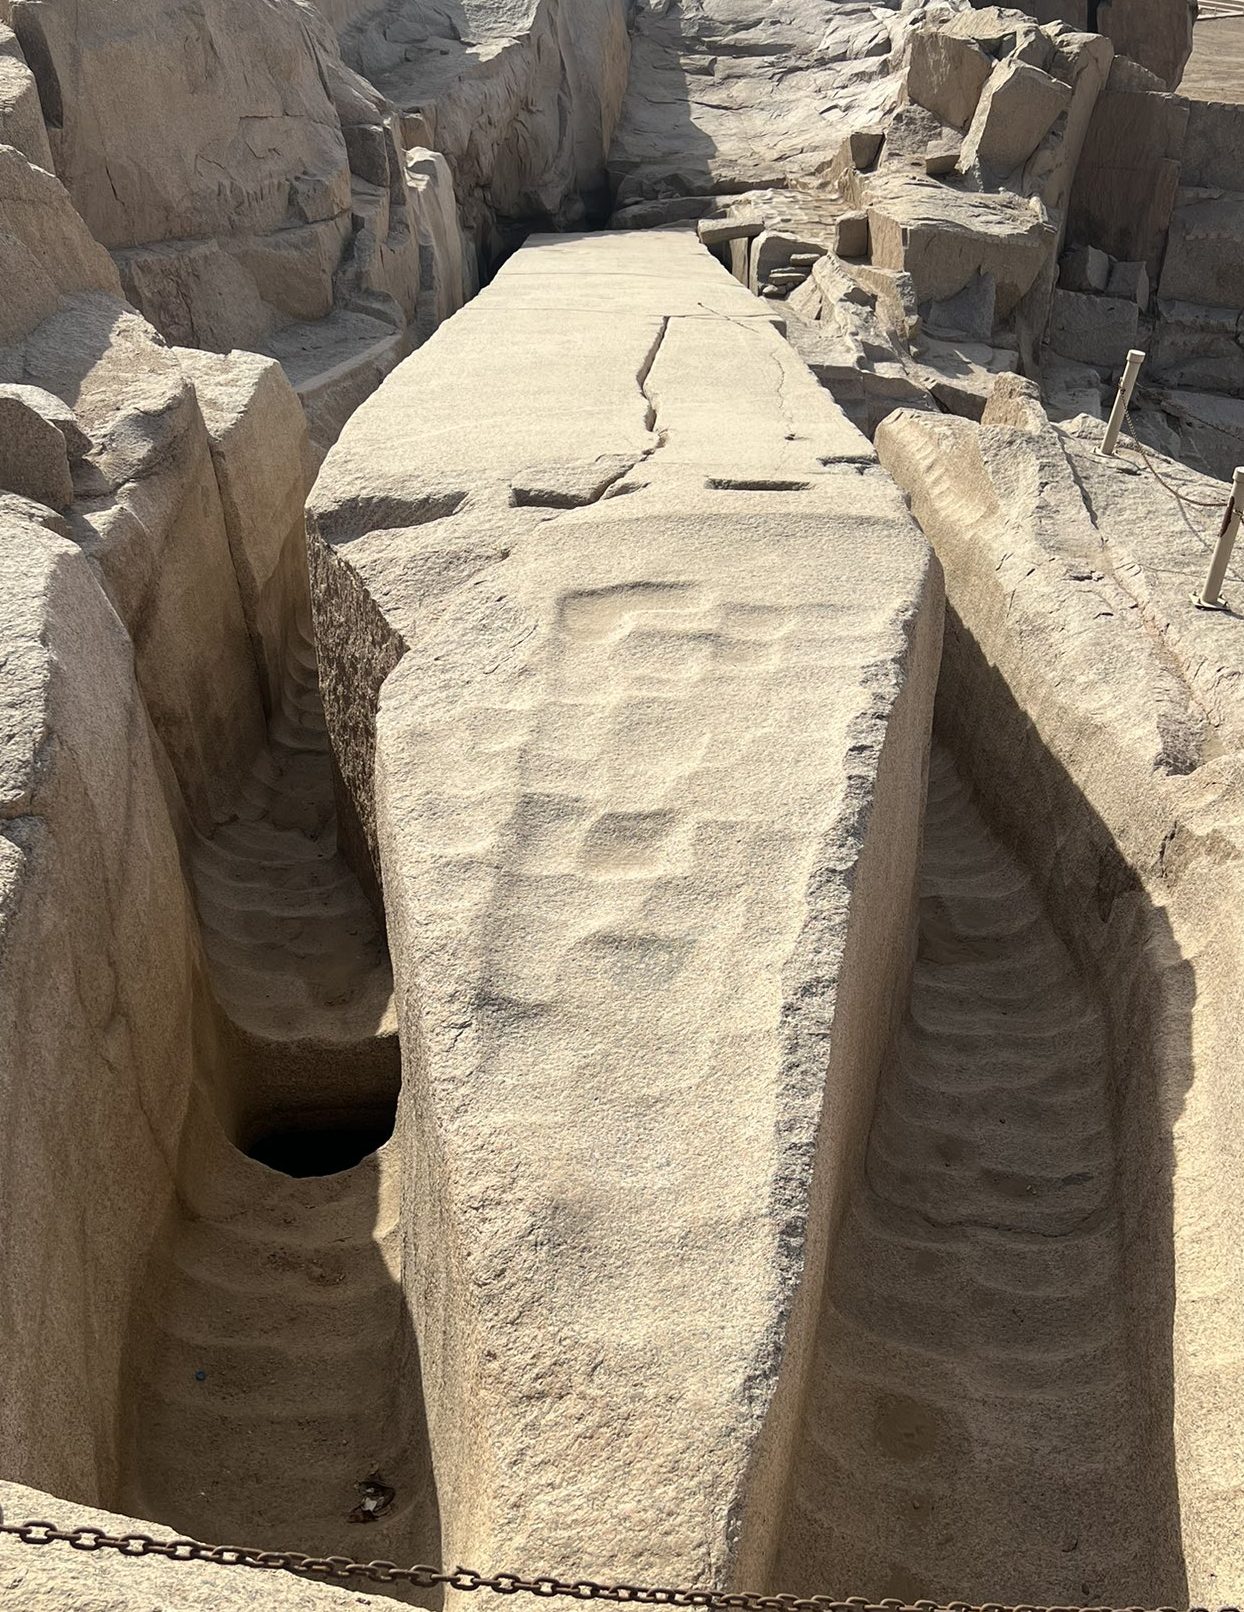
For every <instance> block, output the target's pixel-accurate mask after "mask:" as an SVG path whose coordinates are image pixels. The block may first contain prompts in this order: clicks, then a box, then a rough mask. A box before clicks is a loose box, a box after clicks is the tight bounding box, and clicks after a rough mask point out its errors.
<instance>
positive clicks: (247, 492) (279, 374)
mask: <svg viewBox="0 0 1244 1612" xmlns="http://www.w3.org/2000/svg"><path fill="white" fill-rule="evenodd" d="M177 360H178V363H179V364H180V366H181V369H182V370H183V372H184V373H185V374H186V375H188V376H189V378H190V380H191V381H192V382H193V384H194V393H195V398H196V399H197V401H198V405H199V409H200V411H201V412H202V415H203V422H204V424H205V426H206V427H207V436H208V441H209V444H210V447H211V455H212V465H213V468H214V470H215V474H216V485H217V487H218V488H219V490H220V500H221V507H222V509H223V512H224V518H225V531H226V532H227V534H228V538H229V552H230V555H231V556H232V560H233V571H234V575H235V577H236V578H237V584H238V593H239V595H240V598H241V604H242V613H243V615H244V617H245V619H246V628H247V632H248V634H249V636H250V641H251V647H252V650H253V652H254V657H255V664H256V667H257V669H258V674H259V680H260V688H261V691H262V694H263V700H264V708H265V711H266V712H267V714H268V717H269V719H271V717H272V716H273V714H274V713H275V712H276V711H277V710H278V709H279V704H280V694H281V690H282V686H283V684H284V682H285V679H286V675H287V668H288V665H289V657H290V649H291V644H292V642H293V641H294V640H295V639H296V638H297V637H298V635H299V634H300V632H303V631H305V629H306V627H307V626H308V625H309V620H310V616H309V612H310V601H309V598H308V594H307V560H306V549H305V545H304V541H303V504H304V502H305V499H306V493H307V488H308V486H309V484H310V480H311V475H310V470H311V448H310V443H309V441H308V439H307V426H306V420H305V418H304V416H303V412H302V408H301V406H300V404H299V402H298V399H297V397H296V396H295V395H294V390H293V388H292V387H291V386H290V384H289V381H288V380H287V379H286V378H285V374H284V372H283V371H282V369H281V366H280V365H279V364H278V363H277V362H276V361H275V360H274V359H270V358H260V357H258V356H257V355H255V354H253V353H229V354H228V355H227V356H222V355H220V354H218V353H201V352H192V351H187V350H185V349H180V350H179V351H178V352H177Z"/></svg>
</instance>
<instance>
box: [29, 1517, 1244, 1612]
mask: <svg viewBox="0 0 1244 1612" xmlns="http://www.w3.org/2000/svg"><path fill="white" fill-rule="evenodd" d="M0 1535H8V1536H9V1537H10V1538H12V1539H16V1540H19V1541H20V1542H21V1543H22V1544H23V1545H68V1546H69V1547H70V1548H71V1549H72V1550H80V1551H96V1550H114V1551H117V1552H119V1554H120V1555H122V1556H129V1557H138V1556H161V1557H164V1558H165V1560H167V1561H171V1562H211V1563H213V1564H215V1565H216V1566H218V1567H253V1568H259V1569H260V1570H267V1571H270V1572H279V1573H305V1574H308V1575H309V1576H310V1577H312V1578H323V1579H330V1578H332V1579H346V1580H350V1581H354V1582H355V1583H371V1584H412V1585H414V1586H415V1587H416V1588H417V1589H424V1590H429V1589H435V1588H436V1587H438V1586H440V1585H444V1586H445V1587H446V1588H448V1589H453V1590H464V1591H470V1590H491V1591H493V1593H494V1594H496V1595H536V1596H540V1597H541V1598H542V1599H544V1600H550V1599H552V1598H553V1597H554V1596H567V1597H569V1598H570V1599H572V1600H576V1601H612V1602H616V1603H619V1604H622V1605H628V1604H634V1605H637V1606H676V1607H700V1608H706V1609H708V1612H1176V1609H1175V1608H1173V1607H1156V1608H1145V1607H1072V1606H1052V1607H1043V1606H1029V1605H1027V1604H1021V1605H1016V1606H1004V1605H1002V1604H1001V1603H997V1602H984V1603H982V1604H981V1605H979V1606H973V1605H969V1604H968V1603H967V1602H966V1601H948V1602H941V1601H898V1600H888V1601H870V1600H868V1599H866V1598H865V1597H864V1596H852V1597H849V1598H848V1599H846V1600H845V1601H837V1600H834V1599H833V1598H832V1597H831V1596H828V1595H812V1596H798V1595H755V1594H749V1593H746V1592H741V1591H735V1590H687V1589H658V1588H654V1587H652V1586H651V1585H644V1584H598V1583H597V1582H596V1581H595V1580H593V1579H561V1578H555V1577H553V1575H552V1574H540V1575H538V1576H536V1577H535V1578H524V1577H523V1576H522V1574H521V1573H504V1572H502V1573H477V1572H474V1571H473V1570H472V1569H471V1568H468V1567H455V1568H451V1569H448V1570H446V1569H444V1568H439V1567H424V1566H414V1567H399V1566H398V1565H397V1563H396V1562H388V1561H375V1562H356V1561H352V1560H351V1559H350V1558H349V1557H348V1556H304V1555H303V1554H302V1553H301V1552H300V1551H292V1550H260V1549H258V1548H256V1547H255V1546H252V1545H203V1544H200V1543H199V1541H198V1540H196V1539H155V1538H153V1537H152V1536H151V1535H150V1534H109V1533H106V1532H105V1531H104V1530H103V1529H102V1528H68V1529H65V1528H58V1527H57V1526H56V1524H55V1523H51V1522H0ZM1189 1612H1211V1609H1210V1608H1208V1607H1192V1608H1191V1609H1189ZM1215 1612H1244V1609H1242V1608H1240V1607H1233V1606H1232V1607H1219V1608H1217V1609H1215Z"/></svg>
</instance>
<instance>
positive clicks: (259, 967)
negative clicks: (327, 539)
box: [121, 624, 439, 1561]
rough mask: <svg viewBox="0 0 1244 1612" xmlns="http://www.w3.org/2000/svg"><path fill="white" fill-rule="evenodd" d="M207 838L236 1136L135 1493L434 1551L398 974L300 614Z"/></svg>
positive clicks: (365, 1542)
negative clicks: (355, 841)
mask: <svg viewBox="0 0 1244 1612" xmlns="http://www.w3.org/2000/svg"><path fill="white" fill-rule="evenodd" d="M191 860H192V870H193V876H194V883H195V892H196V899H197V903H198V907H199V914H200V919H201V922H202V932H203V939H204V946H205V950H206V953H207V960H208V965H209V970H210V974H211V981H212V987H213V991H214V993H215V995H216V997H217V1000H218V1002H219V1004H220V1006H221V1008H222V1010H223V1012H224V1015H225V1018H226V1020H227V1030H226V1033H225V1040H226V1046H225V1049H224V1058H225V1062H226V1063H227V1065H228V1066H229V1069H230V1073H231V1076H232V1079H231V1080H229V1081H226V1082H224V1083H223V1086H224V1088H225V1089H229V1087H232V1090H233V1109H234V1112H233V1114H232V1116H231V1117H232V1127H231V1131H232V1137H233V1139H234V1141H235V1142H236V1143H237V1146H236V1147H235V1146H230V1145H229V1144H228V1142H227V1141H226V1140H225V1138H224V1136H223V1135H222V1133H221V1132H220V1130H219V1127H218V1126H216V1125H214V1124H212V1123H211V1122H210V1121H206V1120H205V1121H203V1122H202V1123H199V1124H196V1123H194V1122H193V1120H192V1122H191V1123H190V1124H189V1125H188V1126H187V1134H186V1138H185V1140H184V1142H183V1146H182V1157H181V1160H180V1161H179V1177H180V1179H181V1181H182V1185H183V1191H182V1199H181V1205H180V1207H179V1209H178V1211H177V1212H176V1213H175V1215H174V1216H173V1218H172V1222H171V1223H170V1224H169V1225H168V1226H167V1227H165V1228H164V1232H163V1235H162V1236H161V1237H160V1238H158V1239H157V1253H156V1256H155V1259H154V1261H153V1264H152V1268H151V1270H150V1272H149V1274H148V1279H147V1282H146V1285H145V1293H144V1300H143V1304H142V1309H141V1313H140V1314H139V1315H138V1316H137V1317H136V1318H135V1322H134V1327H133V1334H134V1343H133V1345H132V1365H131V1380H130V1383H129V1385H128V1387H129V1393H128V1398H127V1418H126V1429H125V1439H124V1443H123V1448H124V1451H125V1467H124V1473H123V1488H122V1495H121V1504H122V1505H123V1507H124V1508H125V1509H126V1510H127V1511H129V1512H131V1513H132V1514H134V1515H137V1516H141V1517H151V1518H153V1519H156V1520H158V1521H160V1522H162V1523H165V1524H167V1525H169V1526H172V1527H174V1528H176V1529H178V1530H179V1531H182V1532H184V1533H187V1534H190V1535H192V1536H194V1537H197V1538H200V1539H207V1540H210V1541H219V1542H233V1543H236V1542H239V1541H241V1542H254V1543H260V1544H263V1545H266V1546H269V1547H272V1548H277V1547H283V1548H288V1549H293V1550H303V1551H306V1552H308V1553H324V1552H334V1553H341V1554H347V1555H362V1556H364V1557H366V1558H368V1559H373V1558H375V1557H376V1556H391V1557H395V1558H400V1559H403V1560H415V1559H419V1560H430V1561H436V1560H438V1559H439V1555H438V1553H439V1526H438V1517H437V1504H436V1491H435V1485H434V1480H433V1476H432V1465H431V1457H430V1451H429V1447H428V1438H427V1432H426V1427H425V1424H424V1417H423V1409H422V1396H421V1392H420V1386H419V1363H418V1356H417V1352H416V1349H415V1345H414V1341H413V1338H412V1336H411V1334H410V1328H409V1323H408V1318H407V1312H406V1307H405V1305H404V1303H403V1299H402V1293H401V1288H400V1286H399V1281H398V1274H399V1273H398V1258H399V1255H398V1244H399V1241H400V1225H399V1208H400V1200H401V1176H402V1159H403V1148H402V1143H401V1140H400V1138H397V1137H393V1136H392V1132H393V1126H394V1113H395V1106H396V1101H397V1091H398V1083H399V1078H400V1060H399V1055H398V1047H397V1034H396V1019H395V1015H394V1011H393V1004H392V976H391V971H390V966H389V960H388V954H387V949H386V945H385V939H384V934H383V930H382V927H381V925H380V924H379V923H378V921H377V919H376V917H375V916H374V914H373V912H372V909H371V907H370V905H369V903H368V901H367V899H366V898H365V897H364V895H363V892H362V890H361V889H360V887H359V885H358V882H357V880H356V879H355V877H354V875H353V873H352V872H351V871H350V869H349V867H348V866H347V864H346V862H345V860H344V858H343V857H342V856H341V854H340V852H339V851H338V848H337V839H336V823H335V816H334V811H333V789H332V777H331V769H330V764H329V755H328V741H327V734H326V730H325V724H324V718H323V712H322V709H321V706H320V698H319V690H318V685H317V680H316V671H315V651H314V647H313V645H312V643H311V639H310V632H309V627H308V626H307V625H306V624H304V625H303V628H302V630H301V632H299V633H298V634H296V635H295V642H294V644H293V646H292V649H291V652H290V655H289V675H288V678H287V683H286V687H285V690H284V695H283V699H282V702H281V709H280V710H279V711H278V712H277V713H276V715H275V716H274V719H273V721H272V723H271V725H270V731H269V742H268V745H267V748H266V749H265V750H264V752H263V753H262V754H261V755H260V757H259V759H258V760H257V762H256V763H255V766H254V768H253V770H252V773H251V776H250V779H249V780H248V782H247V784H246V787H245V788H244V789H243V791H242V794H241V797H240V799H239V800H238V802H237V805H236V809H235V813H234V816H233V818H232V820H231V821H229V822H227V823H225V824H224V825H222V826H221V827H220V828H219V829H217V831H216V832H215V833H214V834H213V835H212V836H211V837H210V838H208V839H204V840H201V841H200V842H199V843H198V844H197V846H196V848H195V850H194V853H193V855H192V859H191ZM372 1507H378V1508H379V1509H378V1514H377V1515H376V1516H375V1517H374V1518H373V1517H372V1516H371V1515H370V1508H372Z"/></svg>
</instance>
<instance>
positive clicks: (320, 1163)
mask: <svg viewBox="0 0 1244 1612" xmlns="http://www.w3.org/2000/svg"><path fill="white" fill-rule="evenodd" d="M392 1134H393V1122H392V1120H391V1119H390V1120H389V1121H388V1123H384V1122H382V1121H380V1120H378V1119H377V1120H374V1121H372V1122H370V1123H368V1124H354V1125H314V1124H313V1125H283V1126H280V1127H279V1128H278V1129H276V1130H271V1131H261V1132H260V1134H259V1135H258V1136H256V1137H255V1139H254V1140H253V1141H252V1142H251V1144H250V1146H249V1147H248V1148H247V1150H246V1152H247V1155H248V1156H249V1157H250V1158H252V1159H257V1160H258V1161H259V1163H260V1164H266V1165H267V1166H268V1168H269V1169H271V1170H280V1171H281V1172H282V1173H283V1174H284V1175H297V1176H307V1175H336V1174H337V1173H338V1172H339V1171H341V1170H349V1169H351V1168H353V1166H354V1165H356V1164H358V1163H360V1162H361V1161H362V1160H363V1159H365V1158H366V1157H367V1155H368V1154H369V1153H374V1152H375V1151H376V1149H377V1148H378V1147H383V1146H384V1144H385V1143H386V1142H387V1141H388V1140H389V1138H390V1136H392Z"/></svg>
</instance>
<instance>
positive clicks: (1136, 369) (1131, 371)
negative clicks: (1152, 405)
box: [1101, 347, 1145, 458]
mask: <svg viewBox="0 0 1244 1612" xmlns="http://www.w3.org/2000/svg"><path fill="white" fill-rule="evenodd" d="M1144 361H1145V355H1144V353H1142V352H1141V350H1140V348H1139V347H1133V348H1132V350H1131V351H1130V352H1129V353H1128V355H1127V363H1126V364H1125V365H1124V366H1123V379H1122V380H1121V381H1120V382H1119V390H1118V393H1117V395H1116V396H1115V400H1114V407H1113V408H1112V409H1111V411H1110V423H1109V424H1108V425H1107V426H1106V435H1105V436H1104V437H1103V438H1102V444H1101V451H1102V454H1103V455H1104V456H1105V457H1106V458H1110V457H1112V456H1113V454H1114V450H1115V448H1116V446H1117V445H1118V441H1119V432H1120V431H1121V430H1122V429H1123V416H1124V415H1125V414H1126V413H1127V411H1128V406H1129V405H1130V403H1131V401H1132V392H1133V391H1134V390H1135V387H1136V377H1137V376H1138V375H1139V374H1140V366H1141V365H1142V364H1143V363H1144Z"/></svg>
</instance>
